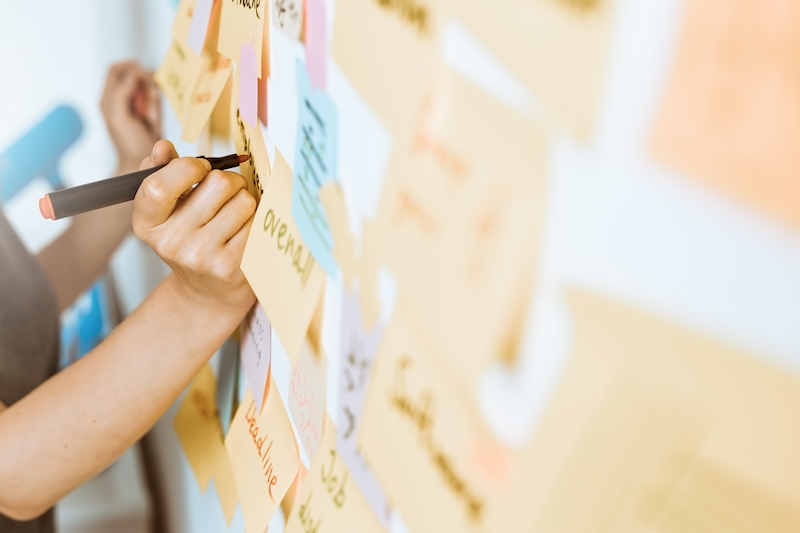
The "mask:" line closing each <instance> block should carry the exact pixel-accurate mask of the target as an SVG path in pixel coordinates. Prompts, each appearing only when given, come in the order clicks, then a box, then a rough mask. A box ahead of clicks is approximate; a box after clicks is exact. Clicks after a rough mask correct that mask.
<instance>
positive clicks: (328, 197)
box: [319, 180, 358, 289]
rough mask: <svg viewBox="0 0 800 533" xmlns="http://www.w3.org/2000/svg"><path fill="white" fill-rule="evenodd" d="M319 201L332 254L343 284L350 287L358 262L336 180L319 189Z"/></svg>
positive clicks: (340, 190)
mask: <svg viewBox="0 0 800 533" xmlns="http://www.w3.org/2000/svg"><path fill="white" fill-rule="evenodd" d="M319 201H320V203H321V204H322V208H323V209H324V210H325V215H326V216H327V218H328V226H330V228H331V235H333V256H334V257H335V258H336V262H337V263H338V264H339V268H340V269H341V271H342V276H343V277H344V280H345V284H346V285H347V287H348V288H349V289H352V288H353V282H354V281H355V278H356V275H357V272H358V262H357V260H356V244H355V237H353V234H352V233H351V232H350V225H349V223H348V221H347V207H346V205H345V201H344V193H343V192H342V188H341V187H340V186H339V184H338V183H337V182H335V181H333V180H331V181H329V182H328V183H326V184H325V185H323V186H322V188H321V189H320V190H319Z"/></svg>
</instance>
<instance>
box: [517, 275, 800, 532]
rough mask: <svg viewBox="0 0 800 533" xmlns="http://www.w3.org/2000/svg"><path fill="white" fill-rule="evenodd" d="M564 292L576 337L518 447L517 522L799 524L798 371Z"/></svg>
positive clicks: (747, 527)
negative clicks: (521, 484) (530, 433)
mask: <svg viewBox="0 0 800 533" xmlns="http://www.w3.org/2000/svg"><path fill="white" fill-rule="evenodd" d="M566 299H567V302H568V305H569V309H570V313H571V316H572V319H573V321H574V331H575V336H574V340H573V341H572V351H571V358H570V360H569V363H568V366H567V367H566V369H565V372H564V375H563V377H562V378H561V380H560V383H559V387H558V389H557V390H556V392H555V394H554V395H553V397H552V398H551V399H550V401H549V402H548V403H549V405H550V407H549V408H548V411H547V412H546V413H545V416H544V417H543V418H542V420H541V423H540V424H539V425H538V426H537V428H536V430H535V435H534V438H533V440H532V444H531V446H530V449H529V450H528V451H527V452H526V453H527V455H528V456H529V459H528V460H527V461H526V462H527V465H526V466H524V467H523V470H524V472H526V473H525V474H524V476H525V477H526V478H528V479H530V477H534V478H535V479H536V483H532V484H531V483H528V490H526V503H525V511H524V516H525V520H526V523H525V526H526V527H525V529H524V530H525V531H599V530H606V531H663V532H678V531H779V532H785V533H789V532H792V531H794V530H795V529H797V525H798V524H800V462H799V461H798V460H797V459H798V458H797V450H798V447H800V429H798V425H797V424H796V423H795V422H796V420H797V419H798V417H800V379H799V378H798V376H797V375H793V374H792V373H791V372H788V371H785V370H783V371H782V370H780V369H778V368H774V367H772V366H770V365H769V364H767V363H766V362H765V361H763V360H759V359H757V358H755V357H753V356H750V355H748V354H745V353H742V352H739V351H737V350H735V349H733V348H730V347H728V346H725V345H723V344H721V343H719V342H715V341H712V340H711V339H708V338H705V337H703V336H701V335H698V334H696V333H693V332H691V331H688V330H686V329H684V328H682V327H679V326H677V325H674V324H670V323H669V322H667V321H664V320H662V319H660V318H658V317H656V316H654V315H651V314H649V313H645V312H643V311H640V310H638V309H635V308H632V307H630V306H628V305H625V304H622V303H619V302H615V301H613V300H611V299H609V298H607V297H603V296H600V295H597V294H592V293H589V292H585V291H579V290H570V291H568V293H567V298H566ZM576 509H580V512H576ZM531 518H532V519H533V521H530V519H531ZM520 529H521V527H520Z"/></svg>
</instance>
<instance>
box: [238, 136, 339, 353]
mask: <svg viewBox="0 0 800 533" xmlns="http://www.w3.org/2000/svg"><path fill="white" fill-rule="evenodd" d="M263 187H264V193H263V195H262V196H261V201H260V202H259V204H258V209H257V210H256V215H255V221H254V222H253V226H252V227H251V229H250V234H249V236H248V238H247V245H246V247H245V251H244V257H243V258H242V271H243V272H244V274H245V276H246V277H247V281H249V282H250V286H251V287H252V288H253V291H254V292H255V293H256V296H257V297H258V300H259V301H260V302H261V305H262V306H263V307H264V310H265V311H266V313H267V316H268V317H269V320H270V322H271V323H272V327H273V329H274V331H275V333H276V334H277V335H278V337H279V338H280V339H281V342H282V343H283V346H284V347H285V348H286V351H287V353H288V354H289V357H290V359H291V360H292V361H294V359H295V358H296V357H297V354H298V353H299V352H300V347H301V345H302V343H303V340H304V339H305V336H306V332H307V331H308V325H309V323H310V322H311V317H312V315H313V314H314V309H315V308H316V305H317V301H318V300H319V298H320V295H321V294H322V290H323V287H324V284H325V272H324V271H323V270H322V268H321V267H320V266H319V265H318V264H317V263H316V262H315V261H314V258H313V256H312V255H311V253H310V252H309V250H308V248H306V246H305V245H304V243H303V239H302V237H301V236H300V232H299V231H298V230H297V226H296V225H295V223H294V219H293V218H292V205H291V204H292V171H291V169H290V168H289V165H288V164H287V163H286V160H285V159H284V158H283V156H282V155H281V153H280V152H279V151H278V150H275V166H274V168H273V170H272V175H271V176H270V179H269V180H268V181H267V182H266V183H263Z"/></svg>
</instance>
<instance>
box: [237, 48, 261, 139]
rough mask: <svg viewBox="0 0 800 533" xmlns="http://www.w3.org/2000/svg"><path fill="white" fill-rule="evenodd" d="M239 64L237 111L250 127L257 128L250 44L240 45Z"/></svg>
mask: <svg viewBox="0 0 800 533" xmlns="http://www.w3.org/2000/svg"><path fill="white" fill-rule="evenodd" d="M239 57H240V61H241V62H240V63H239V110H240V111H241V113H242V118H243V119H245V120H246V121H247V123H248V124H250V127H252V128H255V127H256V126H258V77H257V75H256V53H255V50H253V44H252V43H242V51H241V54H240V56H239Z"/></svg>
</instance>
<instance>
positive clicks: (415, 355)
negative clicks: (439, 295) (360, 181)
mask: <svg viewBox="0 0 800 533" xmlns="http://www.w3.org/2000/svg"><path fill="white" fill-rule="evenodd" d="M400 305H401V304H400V303H399V302H398V307H397V308H396V309H395V313H394V316H393V318H392V322H391V324H390V325H389V326H387V330H386V338H385V340H384V342H383V343H382V344H381V348H380V352H379V354H378V356H377V358H376V360H375V367H374V370H373V374H372V383H371V384H370V386H369V389H368V391H369V392H368V395H367V400H366V403H365V404H364V414H363V420H362V427H361V434H360V439H359V442H360V445H361V451H362V453H363V455H364V458H365V459H366V461H367V464H369V465H370V466H371V467H372V468H373V469H374V471H375V474H376V475H377V477H378V479H379V480H380V481H381V485H382V486H383V487H384V488H385V490H386V492H387V495H388V497H389V500H390V501H391V502H392V504H393V505H394V506H396V508H397V509H398V510H399V511H400V512H401V513H402V516H403V521H404V522H405V524H406V525H407V526H408V529H409V531H414V532H418V533H434V532H437V533H438V532H441V531H476V532H487V533H488V532H495V531H533V530H532V529H531V528H528V527H525V523H526V522H525V520H527V518H526V513H527V508H526V506H525V505H524V502H525V499H526V497H527V492H528V491H529V490H530V487H529V486H528V485H530V483H531V481H530V480H531V479H536V477H535V476H527V477H524V476H522V475H520V474H521V473H518V472H517V470H516V469H515V468H514V467H516V464H514V463H513V462H512V461H511V457H510V453H509V452H508V451H507V450H506V449H505V448H504V447H502V446H500V445H498V443H497V442H496V441H495V439H494V438H493V436H492V434H491V433H490V432H489V430H488V429H487V428H486V426H485V424H484V423H483V421H482V415H481V414H480V412H479V411H478V410H477V408H476V407H475V405H476V403H477V402H476V401H475V398H474V397H464V396H463V395H462V394H461V393H460V391H458V390H457V388H456V383H455V381H454V380H453V379H452V378H453V375H452V373H451V372H450V370H451V368H452V365H450V366H444V365H441V364H439V365H437V364H436V363H437V361H440V360H439V359H438V358H437V357H436V354H435V350H434V349H432V348H431V346H432V344H430V339H429V338H428V337H427V336H426V335H424V334H423V333H421V332H420V331H419V330H418V328H415V327H414V326H413V324H412V322H410V321H409V317H410V313H409V311H407V310H405V309H403V308H402V307H400ZM523 480H527V481H526V483H523V484H519V481H523ZM537 482H538V481H537ZM541 531H559V530H558V529H542V530H541ZM564 531H581V530H574V529H573V530H564ZM582 531H591V530H582Z"/></svg>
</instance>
